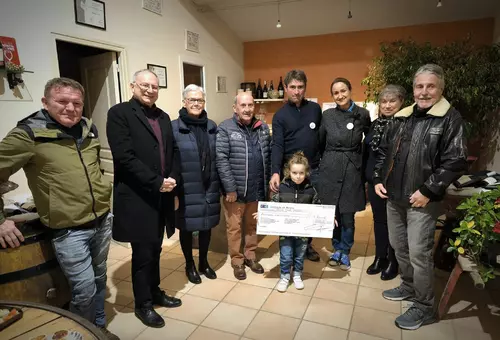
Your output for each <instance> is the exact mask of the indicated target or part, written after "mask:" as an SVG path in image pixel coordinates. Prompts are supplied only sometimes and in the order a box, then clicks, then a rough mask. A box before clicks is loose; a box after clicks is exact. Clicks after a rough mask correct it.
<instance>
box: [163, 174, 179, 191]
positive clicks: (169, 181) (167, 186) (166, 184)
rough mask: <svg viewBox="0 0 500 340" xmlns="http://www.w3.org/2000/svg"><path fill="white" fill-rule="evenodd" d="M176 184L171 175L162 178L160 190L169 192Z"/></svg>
mask: <svg viewBox="0 0 500 340" xmlns="http://www.w3.org/2000/svg"><path fill="white" fill-rule="evenodd" d="M176 185H177V183H176V181H175V179H173V178H172V177H169V178H164V179H163V184H162V185H161V188H160V192H171V191H172V190H174V188H175V186H176Z"/></svg>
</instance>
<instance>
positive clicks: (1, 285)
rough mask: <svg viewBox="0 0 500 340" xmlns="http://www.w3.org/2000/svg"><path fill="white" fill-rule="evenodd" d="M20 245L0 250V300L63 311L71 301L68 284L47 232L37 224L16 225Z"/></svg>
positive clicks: (31, 222)
mask: <svg viewBox="0 0 500 340" xmlns="http://www.w3.org/2000/svg"><path fill="white" fill-rule="evenodd" d="M17 227H18V228H19V230H20V231H21V232H22V233H23V236H24V242H23V243H22V244H21V246H20V247H18V248H6V249H1V248H0V300H17V301H27V302H38V303H43V304H48V305H52V306H56V307H63V306H64V305H65V304H67V303H68V302H69V301H70V299H71V292H70V288H69V285H68V281H67V280H66V277H65V276H64V274H63V272H62V271H61V267H60V266H59V263H58V262H57V259H56V257H55V254H54V250H53V248H52V244H51V236H52V234H51V231H50V229H48V228H45V227H43V226H42V225H41V224H40V222H39V220H35V221H30V222H26V223H23V224H20V225H17Z"/></svg>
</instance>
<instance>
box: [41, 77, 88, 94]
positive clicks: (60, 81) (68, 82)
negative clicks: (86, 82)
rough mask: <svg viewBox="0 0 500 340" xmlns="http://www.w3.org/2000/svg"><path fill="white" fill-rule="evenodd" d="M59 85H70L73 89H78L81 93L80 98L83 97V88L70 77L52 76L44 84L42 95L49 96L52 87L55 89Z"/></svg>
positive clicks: (59, 86)
mask: <svg viewBox="0 0 500 340" xmlns="http://www.w3.org/2000/svg"><path fill="white" fill-rule="evenodd" d="M61 87H70V88H72V89H74V90H77V91H80V92H81V94H82V98H83V97H85V90H84V88H83V86H82V84H80V83H79V82H77V81H76V80H73V79H70V78H64V77H61V78H53V79H51V80H49V81H48V82H47V84H45V89H44V91H43V96H44V97H45V98H49V97H50V94H51V91H52V89H57V88H61Z"/></svg>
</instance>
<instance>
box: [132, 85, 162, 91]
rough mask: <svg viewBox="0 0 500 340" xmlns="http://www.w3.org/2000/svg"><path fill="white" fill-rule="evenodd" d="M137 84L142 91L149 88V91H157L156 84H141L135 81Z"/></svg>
mask: <svg viewBox="0 0 500 340" xmlns="http://www.w3.org/2000/svg"><path fill="white" fill-rule="evenodd" d="M135 84H136V85H137V86H139V88H140V89H141V90H143V91H147V90H149V89H151V91H153V92H157V91H158V86H157V85H151V84H146V83H142V84H137V83H135Z"/></svg>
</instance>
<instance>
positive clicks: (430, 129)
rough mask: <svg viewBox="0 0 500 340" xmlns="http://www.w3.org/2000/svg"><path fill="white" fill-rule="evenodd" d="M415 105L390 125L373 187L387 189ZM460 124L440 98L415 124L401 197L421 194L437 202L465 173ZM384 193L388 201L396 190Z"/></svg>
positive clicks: (446, 102) (458, 119)
mask: <svg viewBox="0 0 500 340" xmlns="http://www.w3.org/2000/svg"><path fill="white" fill-rule="evenodd" d="M414 105H415V104H414ZM414 105H413V106H409V107H406V108H404V109H403V110H401V111H399V112H398V113H397V114H396V115H395V116H394V119H393V120H392V122H391V123H389V125H388V127H387V129H386V131H385V134H384V137H383V140H382V143H381V144H380V147H379V150H378V155H377V159H376V162H375V170H374V172H373V183H374V185H376V184H378V183H383V184H384V185H385V186H387V179H388V177H389V176H390V175H391V171H392V170H393V166H394V159H395V157H396V155H397V152H398V149H399V146H400V142H401V138H402V135H403V133H404V130H405V125H406V124H407V122H408V120H409V117H410V116H411V114H412V113H413V109H414V108H413V107H414ZM462 123H463V121H462V117H461V116H460V113H459V112H458V111H457V110H456V109H455V108H453V107H452V106H451V105H450V103H449V102H448V101H447V100H446V99H445V98H441V100H440V101H438V102H437V103H436V104H435V105H434V106H433V107H432V108H431V109H430V110H429V111H428V112H427V116H426V117H425V118H424V119H419V120H417V121H416V123H415V125H414V127H413V135H412V140H411V145H410V150H409V153H408V159H407V162H406V166H405V169H406V171H405V174H404V178H405V181H404V187H403V188H402V190H403V194H404V196H406V197H409V196H411V195H412V194H413V193H414V192H415V191H417V190H420V192H421V193H422V194H423V195H424V196H426V197H428V198H430V199H431V200H433V201H439V200H441V199H442V198H443V196H444V195H445V192H446V188H448V186H449V185H450V184H451V183H452V182H453V181H454V180H456V179H457V178H459V177H460V176H461V175H462V174H463V173H464V172H465V171H466V170H467V147H466V143H465V137H464V130H463V124H462ZM386 189H387V191H388V195H389V199H391V197H393V192H394V189H395V188H391V187H386Z"/></svg>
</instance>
